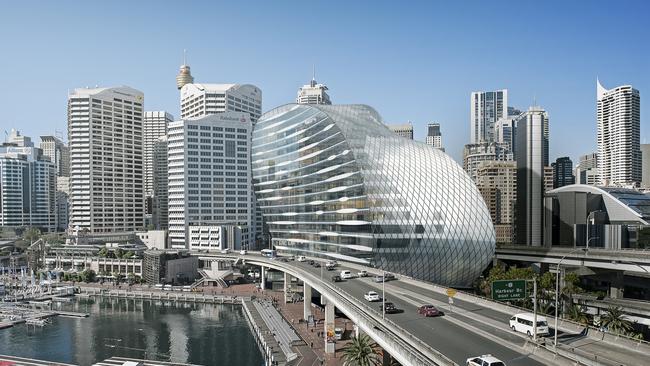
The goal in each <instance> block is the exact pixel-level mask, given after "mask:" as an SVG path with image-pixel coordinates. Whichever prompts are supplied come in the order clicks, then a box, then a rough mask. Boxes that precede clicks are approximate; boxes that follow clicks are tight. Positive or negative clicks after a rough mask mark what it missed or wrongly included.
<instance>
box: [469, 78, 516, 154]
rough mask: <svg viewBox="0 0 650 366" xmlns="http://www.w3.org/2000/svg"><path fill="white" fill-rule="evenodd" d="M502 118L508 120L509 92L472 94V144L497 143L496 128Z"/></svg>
mask: <svg viewBox="0 0 650 366" xmlns="http://www.w3.org/2000/svg"><path fill="white" fill-rule="evenodd" d="M501 118H508V90H507V89H503V90H496V91H490V92H482V91H479V92H472V94H471V97H470V121H471V122H470V142H471V143H472V144H478V143H483V142H494V141H496V137H495V133H494V127H495V125H496V123H497V121H498V120H499V119H501Z"/></svg>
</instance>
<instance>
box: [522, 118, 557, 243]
mask: <svg viewBox="0 0 650 366" xmlns="http://www.w3.org/2000/svg"><path fill="white" fill-rule="evenodd" d="M515 123H516V125H517V130H516V144H515V145H516V149H517V152H516V154H515V155H516V156H517V203H516V206H515V211H516V212H517V214H516V216H515V243H516V244H521V245H528V246H541V245H542V243H543V241H542V231H543V229H542V218H543V211H544V205H543V200H544V191H545V177H547V174H546V171H547V170H548V171H550V170H549V169H547V168H546V167H548V136H549V127H548V114H547V113H546V111H545V110H544V109H542V108H540V107H530V108H529V109H528V111H527V112H525V113H522V114H521V115H519V117H517V119H516V121H515ZM547 180H548V179H547ZM551 182H552V180H551ZM546 183H547V184H548V182H546ZM551 184H552V183H551Z"/></svg>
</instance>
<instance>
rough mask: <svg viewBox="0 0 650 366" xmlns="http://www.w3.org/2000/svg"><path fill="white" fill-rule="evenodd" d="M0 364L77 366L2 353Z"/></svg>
mask: <svg viewBox="0 0 650 366" xmlns="http://www.w3.org/2000/svg"><path fill="white" fill-rule="evenodd" d="M0 365H21V366H22V365H24V366H75V365H71V364H68V363H61V362H52V361H45V360H36V359H33V358H25V357H16V356H7V355H0Z"/></svg>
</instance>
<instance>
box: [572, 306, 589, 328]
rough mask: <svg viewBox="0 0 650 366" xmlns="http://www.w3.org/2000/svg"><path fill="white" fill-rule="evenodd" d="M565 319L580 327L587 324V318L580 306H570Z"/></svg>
mask: <svg viewBox="0 0 650 366" xmlns="http://www.w3.org/2000/svg"><path fill="white" fill-rule="evenodd" d="M567 317H568V318H569V319H571V320H573V321H574V322H577V323H580V324H582V325H587V324H589V317H588V316H587V314H585V313H584V311H582V307H581V306H580V305H572V306H571V307H570V308H569V311H568V312H567Z"/></svg>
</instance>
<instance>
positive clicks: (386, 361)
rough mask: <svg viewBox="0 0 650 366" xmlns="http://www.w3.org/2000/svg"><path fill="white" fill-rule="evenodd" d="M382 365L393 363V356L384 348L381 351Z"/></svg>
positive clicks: (387, 365)
mask: <svg viewBox="0 0 650 366" xmlns="http://www.w3.org/2000/svg"><path fill="white" fill-rule="evenodd" d="M382 356H383V357H382V358H383V359H382V365H383V366H390V365H392V364H393V357H392V356H391V355H390V353H388V352H387V351H386V350H383V351H382Z"/></svg>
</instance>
